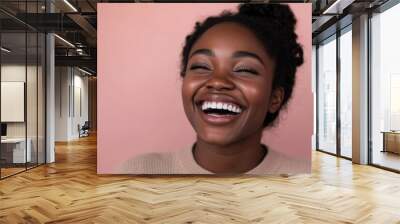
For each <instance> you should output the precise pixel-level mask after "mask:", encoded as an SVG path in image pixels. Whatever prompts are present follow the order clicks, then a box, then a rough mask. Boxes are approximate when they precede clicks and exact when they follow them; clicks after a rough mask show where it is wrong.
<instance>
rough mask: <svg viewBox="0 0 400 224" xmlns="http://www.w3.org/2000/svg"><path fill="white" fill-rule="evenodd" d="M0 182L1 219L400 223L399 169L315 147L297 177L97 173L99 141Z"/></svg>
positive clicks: (66, 147) (60, 148)
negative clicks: (307, 170) (307, 167)
mask: <svg viewBox="0 0 400 224" xmlns="http://www.w3.org/2000/svg"><path fill="white" fill-rule="evenodd" d="M56 149H57V150H56V151H57V154H56V158H57V162H56V163H55V164H51V165H46V166H41V167H39V168H36V169H33V170H30V171H28V172H26V173H22V174H19V175H16V176H14V177H11V178H8V179H5V180H2V181H0V223H45V222H46V223H213V224H216V223H373V224H376V223H385V224H386V223H400V175H399V174H395V173H391V172H387V171H384V170H380V169H377V168H374V167H369V166H360V165H352V164H351V162H350V161H347V160H343V159H338V158H335V157H333V156H330V155H326V154H323V153H319V152H314V153H313V173H312V174H311V175H300V176H293V177H245V176H244V177H205V176H193V175H192V176H185V177H183V176H123V175H120V176H116V175H115V176H111V175H97V174H96V139H95V137H90V138H85V139H82V140H81V141H76V142H71V143H69V144H58V145H57V148H56Z"/></svg>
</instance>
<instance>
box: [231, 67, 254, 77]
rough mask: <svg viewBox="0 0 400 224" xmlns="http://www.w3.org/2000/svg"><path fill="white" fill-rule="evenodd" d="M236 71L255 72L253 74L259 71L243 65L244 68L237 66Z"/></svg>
mask: <svg viewBox="0 0 400 224" xmlns="http://www.w3.org/2000/svg"><path fill="white" fill-rule="evenodd" d="M234 72H240V73H250V74H253V75H258V72H257V70H255V69H252V68H246V67H243V68H237V69H236V70H234Z"/></svg>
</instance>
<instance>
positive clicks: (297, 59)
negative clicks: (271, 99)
mask: <svg viewBox="0 0 400 224" xmlns="http://www.w3.org/2000/svg"><path fill="white" fill-rule="evenodd" d="M223 22H235V23H238V24H240V25H242V26H245V27H246V28H248V29H250V30H251V31H252V32H253V33H254V34H255V36H256V37H257V38H258V39H259V40H260V41H261V43H262V44H263V45H264V48H265V50H266V52H267V54H268V55H269V56H271V57H272V58H273V59H275V63H276V66H275V71H274V78H273V84H272V88H273V89H275V88H278V87H281V88H283V90H284V92H285V94H284V98H283V101H282V104H281V107H280V108H279V110H278V111H277V112H275V113H269V112H268V113H267V116H266V118H265V120H264V123H263V126H264V127H267V126H268V125H271V124H272V122H273V121H274V120H275V119H276V118H277V117H278V115H279V111H280V110H281V109H282V107H283V106H285V105H286V104H287V102H288V100H289V99H290V97H291V95H292V91H293V86H294V83H295V74H296V70H297V67H298V66H300V65H301V64H303V61H304V59H303V49H302V47H301V45H300V44H299V43H298V42H297V35H296V33H295V25H296V18H295V16H294V14H293V12H292V11H291V9H290V8H289V6H287V5H282V4H251V3H244V4H240V5H239V7H238V12H236V13H233V12H230V11H224V12H222V13H221V14H220V15H218V16H211V17H208V18H207V19H206V20H204V21H203V22H202V23H200V22H197V23H196V25H195V28H194V31H193V32H192V33H191V34H189V35H188V36H186V41H185V45H184V47H183V50H182V53H181V72H180V75H181V77H185V73H186V67H187V63H188V57H189V53H190V50H191V49H192V47H193V45H194V44H195V43H196V41H197V40H198V39H199V38H200V37H201V36H202V35H203V34H204V33H205V32H206V31H207V30H208V29H210V28H211V27H213V26H215V25H217V24H219V23H223Z"/></svg>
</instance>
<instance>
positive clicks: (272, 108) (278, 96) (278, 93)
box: [268, 87, 285, 113]
mask: <svg viewBox="0 0 400 224" xmlns="http://www.w3.org/2000/svg"><path fill="white" fill-rule="evenodd" d="M284 96H285V90H283V88H282V87H278V88H275V89H274V90H273V91H272V94H271V98H270V102H269V109H268V112H270V113H275V112H277V111H278V110H279V108H281V105H282V101H283V98H284Z"/></svg>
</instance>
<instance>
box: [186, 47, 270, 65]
mask: <svg viewBox="0 0 400 224" xmlns="http://www.w3.org/2000/svg"><path fill="white" fill-rule="evenodd" d="M196 54H204V55H206V56H210V57H214V56H215V54H214V52H213V51H212V50H210V49H206V48H201V49H197V50H195V51H194V52H193V53H192V54H191V55H190V56H189V58H191V57H193V56H194V55H196ZM243 57H251V58H254V59H256V60H257V61H259V62H260V63H261V64H264V62H263V60H262V59H261V57H260V56H258V55H257V54H255V53H252V52H249V51H236V52H235V53H233V58H243Z"/></svg>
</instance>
